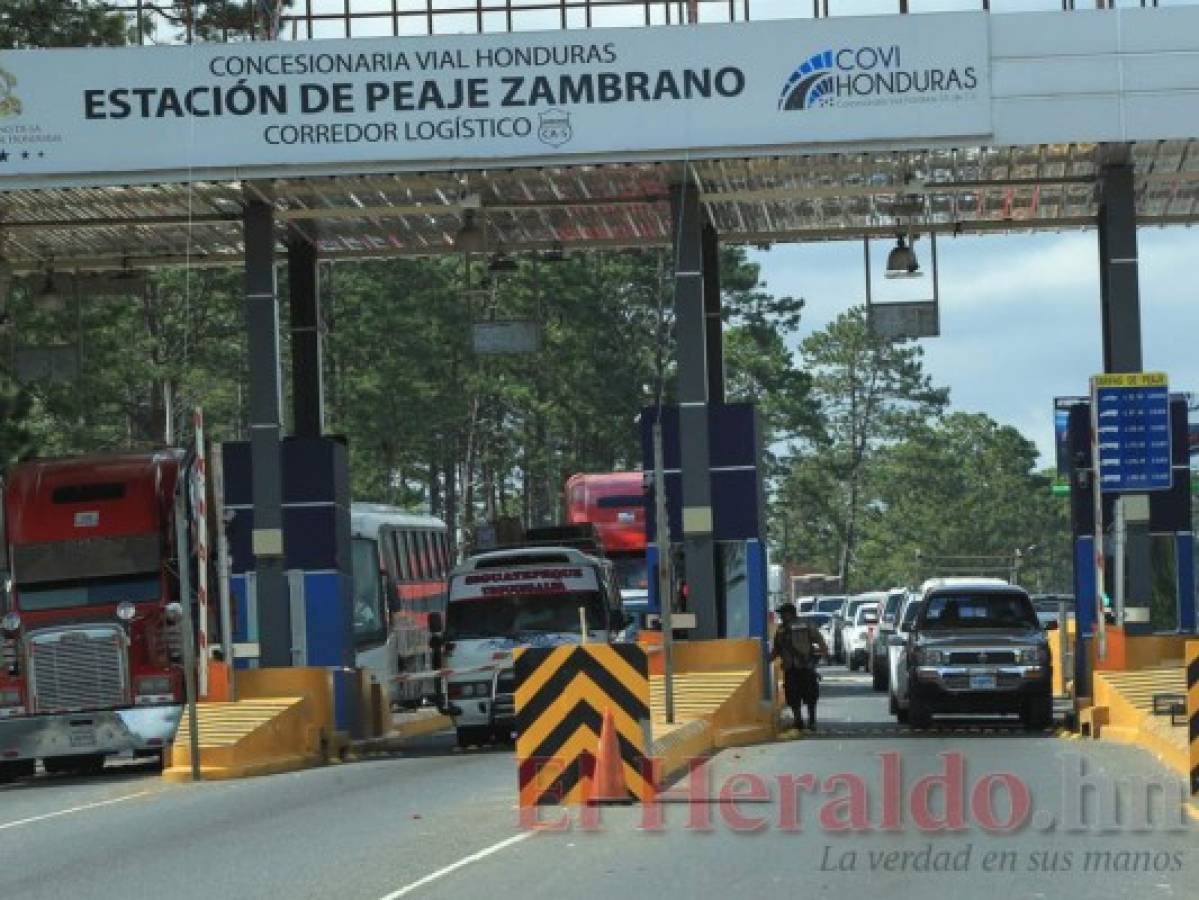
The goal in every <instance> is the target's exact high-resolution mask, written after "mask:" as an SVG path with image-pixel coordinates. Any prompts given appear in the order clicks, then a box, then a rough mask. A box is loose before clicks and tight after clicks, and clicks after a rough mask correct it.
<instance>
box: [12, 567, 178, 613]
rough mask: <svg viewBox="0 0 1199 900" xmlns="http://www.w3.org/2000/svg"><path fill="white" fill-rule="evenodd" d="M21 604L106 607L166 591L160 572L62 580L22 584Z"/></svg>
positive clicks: (29, 606) (32, 607) (30, 607)
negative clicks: (97, 578) (162, 587)
mask: <svg viewBox="0 0 1199 900" xmlns="http://www.w3.org/2000/svg"><path fill="white" fill-rule="evenodd" d="M16 595H17V606H18V607H20V608H21V609H23V610H25V611H26V612H35V611H37V610H42V609H71V608H74V607H79V606H105V605H107V604H111V603H120V602H121V601H122V600H130V601H132V602H134V603H137V602H139V601H143V600H157V599H158V598H159V597H160V596H161V595H162V591H161V589H160V587H159V580H158V575H156V574H155V575H123V576H121V577H119V578H104V579H100V580H96V581H59V582H54V583H51V584H39V585H32V586H30V585H22V586H21V587H19V588H17V590H16Z"/></svg>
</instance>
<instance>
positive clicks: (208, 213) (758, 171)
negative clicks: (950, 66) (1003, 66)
mask: <svg viewBox="0 0 1199 900" xmlns="http://www.w3.org/2000/svg"><path fill="white" fill-rule="evenodd" d="M1121 149H1123V148H1121ZM1128 149H1129V153H1130V156H1131V159H1132V162H1133V164H1134V166H1135V171H1136V186H1137V210H1138V215H1139V217H1140V221H1141V223H1142V224H1143V225H1165V224H1179V223H1186V224H1189V223H1191V222H1194V221H1196V220H1199V148H1197V147H1196V142H1195V141H1193V140H1190V141H1162V142H1155V143H1151V144H1149V143H1141V144H1135V145H1131V146H1130V147H1129V148H1128ZM1111 150H1112V148H1103V147H1100V146H1097V145H1093V144H1069V145H1049V146H1037V147H1002V148H963V149H953V150H947V149H937V150H908V151H887V152H869V151H867V152H861V153H834V154H827V155H824V154H822V155H804V156H788V157H761V158H728V159H704V160H695V161H692V162H690V163H689V164H688V170H689V172H690V177H692V178H694V179H696V180H697V182H698V183H699V185H700V186H701V190H702V197H703V203H704V208H705V210H706V213H707V215H708V216H709V217H710V219H711V221H712V223H713V224H714V225H715V226H716V228H717V230H718V232H719V233H720V235H721V237H722V239H723V240H725V241H728V242H733V243H738V242H740V243H771V242H777V241H810V240H838V239H853V238H861V237H863V236H872V235H891V234H895V233H896V231H897V228H898V226H899V225H900V224H903V225H904V226H905V227H906V223H909V222H910V223H912V226H913V227H914V229H915V230H916V231H919V232H927V231H929V230H934V229H935V230H937V231H939V232H949V233H972V232H984V231H987V232H989V231H1028V230H1042V229H1063V228H1085V227H1091V226H1092V225H1093V224H1094V222H1095V217H1096V214H1097V209H1098V196H1097V188H1096V177H1097V173H1098V170H1099V165H1100V163H1101V161H1102V160H1101V158H1100V156H1101V154H1103V153H1110V152H1111ZM683 171H684V169H683V165H682V164H681V163H679V162H678V161H673V162H647V163H634V164H621V165H580V166H562V167H554V168H513V169H504V170H478V171H445V172H427V173H421V174H409V173H404V174H394V175H381V174H370V175H343V176H335V177H322V178H297V179H278V180H273V181H259V182H253V183H248V182H247V183H242V182H193V183H190V184H161V185H155V184H146V185H131V186H123V187H91V188H89V187H77V188H57V189H48V190H17V191H11V192H7V193H3V194H0V235H2V237H3V243H2V244H0V253H2V254H3V255H4V256H5V257H6V258H7V259H8V261H9V262H10V263H11V264H12V266H13V267H14V268H15V269H16V270H17V271H28V270H32V269H41V268H44V267H46V266H47V265H53V267H54V268H55V269H57V270H59V271H63V270H72V269H79V270H100V269H112V268H123V267H128V268H143V267H151V266H162V265H182V264H187V263H191V264H196V265H225V264H236V263H239V262H240V261H241V258H242V244H241V238H242V235H241V211H242V207H243V205H244V203H245V202H246V200H247V199H248V198H251V197H255V196H257V197H266V198H269V199H271V201H272V202H273V203H274V205H275V208H276V213H277V222H278V236H279V240H280V244H281V246H282V243H283V242H284V241H285V240H286V239H287V237H288V233H289V229H296V230H298V231H300V232H301V233H302V234H305V235H307V236H309V237H311V238H314V239H316V240H317V241H319V245H320V248H321V253H322V255H323V256H324V257H325V258H327V259H333V260H337V259H357V258H371V257H383V256H393V255H429V254H440V253H447V252H453V251H454V249H455V246H454V239H455V236H456V234H457V233H458V231H459V229H460V228H461V227H462V224H463V221H464V218H466V217H468V216H469V217H473V218H474V219H475V220H476V221H480V222H482V223H485V228H484V231H485V233H486V249H487V250H489V251H494V250H501V249H502V250H505V251H521V250H533V249H545V248H550V247H553V246H555V245H557V244H561V245H562V246H563V247H564V248H567V249H570V248H578V247H637V246H647V245H661V244H665V243H667V242H668V241H669V237H670V202H669V194H670V188H671V185H672V184H675V183H677V181H678V180H679V178H680V177H681V175H682V172H683ZM474 202H477V203H479V204H481V208H480V209H478V211H476V212H468V207H470V206H471V205H472V203H474Z"/></svg>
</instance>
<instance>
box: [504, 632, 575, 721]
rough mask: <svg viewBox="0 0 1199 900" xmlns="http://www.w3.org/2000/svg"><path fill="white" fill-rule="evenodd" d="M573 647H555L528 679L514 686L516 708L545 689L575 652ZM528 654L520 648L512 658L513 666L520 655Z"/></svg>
mask: <svg viewBox="0 0 1199 900" xmlns="http://www.w3.org/2000/svg"><path fill="white" fill-rule="evenodd" d="M577 649H578V648H577V647H574V646H564V647H555V648H554V649H553V650H551V651H550V652H549V653H548V654H547V655H546V657H545V659H543V660H542V661H541V662H540V663H539V664H538V666H537V668H536V669H534V670H533V671H532V673H531V674H530V675H529V677H528V678H526V679H525V680H524V681H523V682H520V683H518V684H517V685H516V696H515V701H516V708H517V709H520V707H521V706H523V705H524V704H526V703H528V702H529V701H530V700H532V699H533V698H534V697H536V696H537V695H538V693H540V692H541V689H542V688H543V687H545V683H546V682H547V681H549V680H550V679H551V678H553V677H554V673H555V672H557V671H558V670H559V669H560V668H562V665H563V663H565V662H566V660H567V659H568V658H569V657H570V655H571V654H572V653H574V652H575V650H577ZM526 652H528V648H525V647H522V648H520V649H519V650H517V651H516V652H515V653H514V654H513V656H512V660H513V665H515V664H516V661H517V660H519V659H520V657H521V655H522V654H524V653H526Z"/></svg>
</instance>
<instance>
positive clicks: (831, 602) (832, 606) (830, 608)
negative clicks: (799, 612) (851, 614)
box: [816, 597, 845, 613]
mask: <svg viewBox="0 0 1199 900" xmlns="http://www.w3.org/2000/svg"><path fill="white" fill-rule="evenodd" d="M844 605H845V598H844V597H825V598H823V599H821V600H817V601H816V612H822V613H837V612H840V611H841V607H842V606H844Z"/></svg>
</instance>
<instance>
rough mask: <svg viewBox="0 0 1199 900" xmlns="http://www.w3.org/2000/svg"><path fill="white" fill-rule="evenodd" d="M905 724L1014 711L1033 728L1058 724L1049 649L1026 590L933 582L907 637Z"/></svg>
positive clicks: (988, 583)
mask: <svg viewBox="0 0 1199 900" xmlns="http://www.w3.org/2000/svg"><path fill="white" fill-rule="evenodd" d="M904 664H905V667H906V670H907V693H908V702H907V713H908V721H909V722H910V723H911V725H912V726H913V727H915V728H925V727H928V725H929V724H930V723H931V722H932V719H933V717H934V716H936V715H940V714H945V713H950V714H979V713H983V714H992V715H994V714H1015V715H1018V716H1019V717H1020V720H1021V722H1022V723H1023V725H1024V726H1025V727H1026V728H1027V729H1029V730H1042V729H1044V728H1047V727H1049V725H1050V724H1051V723H1052V720H1053V692H1052V684H1053V681H1052V677H1051V661H1050V655H1049V646H1048V643H1047V641H1046V639H1045V632H1044V629H1043V628H1042V627H1041V623H1040V621H1039V620H1038V619H1037V613H1036V609H1035V607H1034V606H1033V603H1032V599H1031V598H1030V597H1029V595H1028V593H1027V592H1026V591H1025V590H1024V589H1023V588H1020V587H1017V586H1016V585H1012V584H1008V583H1006V582H1002V581H996V580H994V579H981V578H980V579H977V580H973V581H970V580H960V579H955V580H954V581H953V582H952V583H933V584H931V585H928V586H927V587H926V589H925V590H924V592H923V594H922V598H921V601H920V603H919V607H918V610H917V612H916V615H915V617H914V619H913V622H912V629H911V633H910V634H909V636H908V648H907V653H906V655H905V660H904Z"/></svg>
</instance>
